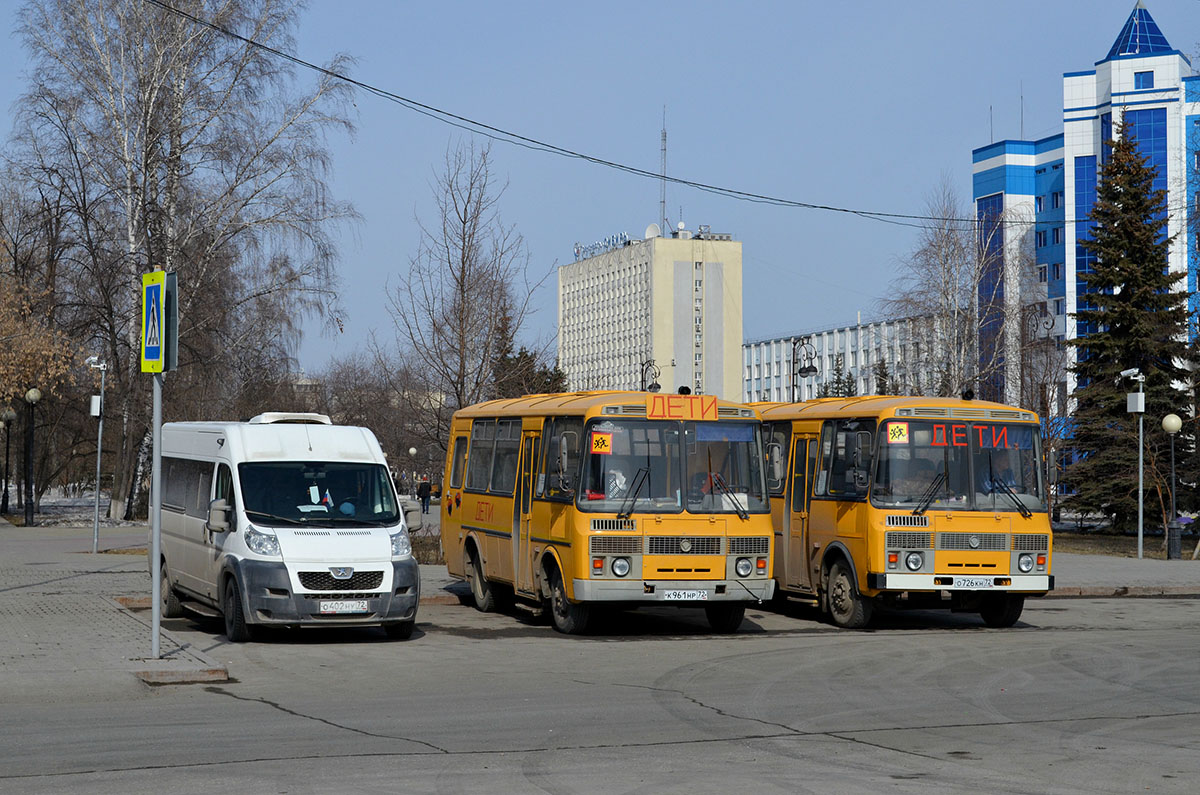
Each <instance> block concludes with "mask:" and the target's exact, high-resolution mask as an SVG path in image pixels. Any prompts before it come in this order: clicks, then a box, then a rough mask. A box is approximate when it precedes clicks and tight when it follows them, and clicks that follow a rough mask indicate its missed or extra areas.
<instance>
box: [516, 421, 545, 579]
mask: <svg viewBox="0 0 1200 795" xmlns="http://www.w3.org/2000/svg"><path fill="white" fill-rule="evenodd" d="M538 441H539V434H537V433H531V432H529V431H525V432H524V433H523V434H522V435H521V468H520V475H519V476H518V477H517V495H516V499H514V500H513V537H514V541H515V543H514V544H513V579H514V581H515V583H516V589H517V590H518V591H524V592H527V593H532V592H533V587H534V586H533V560H532V555H531V554H530V539H529V535H530V529H531V528H530V524H531V523H530V515H531V513H532V511H533V483H534V480H535V479H536V478H535V477H534V472H536V470H537V457H538V448H539V447H540V445H539V443H538Z"/></svg>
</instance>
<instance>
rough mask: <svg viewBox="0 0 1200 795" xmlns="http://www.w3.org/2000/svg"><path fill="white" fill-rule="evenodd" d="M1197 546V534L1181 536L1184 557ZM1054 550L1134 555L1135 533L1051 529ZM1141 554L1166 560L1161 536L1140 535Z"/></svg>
mask: <svg viewBox="0 0 1200 795" xmlns="http://www.w3.org/2000/svg"><path fill="white" fill-rule="evenodd" d="M1195 547H1196V537H1195V536H1194V535H1185V536H1184V537H1183V557H1184V559H1185V560H1190V559H1191V557H1192V550H1193V549H1195ZM1054 551H1055V552H1067V553H1071V554H1076V555H1113V556H1116V557H1122V558H1136V557H1137V536H1136V535H1117V534H1114V533H1079V532H1072V531H1069V530H1056V531H1055V532H1054ZM1142 557H1145V558H1151V559H1155V560H1166V559H1167V548H1166V546H1165V543H1164V541H1163V537H1162V536H1161V535H1158V536H1154V535H1144V536H1143V537H1142Z"/></svg>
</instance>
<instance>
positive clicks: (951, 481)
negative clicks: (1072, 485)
mask: <svg viewBox="0 0 1200 795" xmlns="http://www.w3.org/2000/svg"><path fill="white" fill-rule="evenodd" d="M1039 461H1041V439H1040V437H1039V436H1038V429H1037V427H1036V426H1033V425H1018V424H1014V423H992V422H947V421H938V420H907V419H905V420H896V419H892V420H886V421H885V422H884V423H883V425H882V427H881V428H880V434H879V456H878V459H877V462H876V467H875V479H874V483H873V484H872V488H871V503H872V504H873V505H876V506H879V507H884V508H902V509H910V510H917V511H921V510H925V509H950V510H974V511H1012V512H1014V513H1028V512H1029V511H1045V510H1046V503H1045V494H1044V491H1043V484H1042V479H1041V476H1040V469H1039V467H1038V462H1039Z"/></svg>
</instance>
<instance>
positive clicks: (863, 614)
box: [826, 560, 872, 629]
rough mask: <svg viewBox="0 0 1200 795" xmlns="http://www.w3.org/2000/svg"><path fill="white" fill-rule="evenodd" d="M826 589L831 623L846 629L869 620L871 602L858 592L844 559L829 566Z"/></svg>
mask: <svg viewBox="0 0 1200 795" xmlns="http://www.w3.org/2000/svg"><path fill="white" fill-rule="evenodd" d="M827 591H828V592H827V594H826V600H827V601H828V604H829V615H830V617H831V618H832V619H833V623H835V624H837V625H838V626H839V627H845V628H846V629H858V628H859V627H865V626H866V625H867V624H868V623H869V622H870V621H871V612H872V610H871V603H870V602H868V601H867V600H866V599H863V597H862V595H861V594H859V592H858V588H857V587H856V585H855V583H854V577H853V576H852V575H851V573H850V567H849V566H847V565H846V563H845V562H844V561H841V560H838V561H835V562H834V564H833V566H831V567H830V569H829V585H828V588H827Z"/></svg>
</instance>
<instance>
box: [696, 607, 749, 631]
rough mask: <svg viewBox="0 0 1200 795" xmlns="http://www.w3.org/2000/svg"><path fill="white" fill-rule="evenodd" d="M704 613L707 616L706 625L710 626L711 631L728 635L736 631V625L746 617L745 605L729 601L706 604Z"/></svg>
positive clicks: (738, 625)
mask: <svg viewBox="0 0 1200 795" xmlns="http://www.w3.org/2000/svg"><path fill="white" fill-rule="evenodd" d="M704 615H705V617H707V618H708V625H709V626H710V627H712V631H713V632H719V633H720V634H722V635H728V634H730V633H732V632H737V631H738V627H740V626H741V625H742V620H743V619H744V618H745V617H746V606H745V605H741V604H729V603H725V604H715V605H707V606H706V607H705V608H704Z"/></svg>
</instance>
